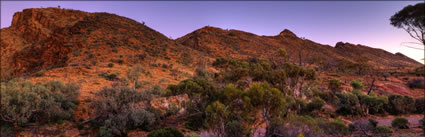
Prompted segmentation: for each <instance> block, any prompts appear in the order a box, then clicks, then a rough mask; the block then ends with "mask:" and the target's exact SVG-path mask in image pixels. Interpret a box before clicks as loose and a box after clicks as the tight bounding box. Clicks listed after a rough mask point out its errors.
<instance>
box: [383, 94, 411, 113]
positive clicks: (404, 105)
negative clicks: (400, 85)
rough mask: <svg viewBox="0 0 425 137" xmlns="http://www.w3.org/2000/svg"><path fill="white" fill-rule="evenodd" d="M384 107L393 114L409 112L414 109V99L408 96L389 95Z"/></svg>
mask: <svg viewBox="0 0 425 137" xmlns="http://www.w3.org/2000/svg"><path fill="white" fill-rule="evenodd" d="M385 108H386V111H387V112H389V113H390V114H393V115H400V114H407V113H411V112H414V111H415V100H414V99H413V98H412V97H409V96H401V95H390V96H389V97H388V104H387V105H386V106H385Z"/></svg>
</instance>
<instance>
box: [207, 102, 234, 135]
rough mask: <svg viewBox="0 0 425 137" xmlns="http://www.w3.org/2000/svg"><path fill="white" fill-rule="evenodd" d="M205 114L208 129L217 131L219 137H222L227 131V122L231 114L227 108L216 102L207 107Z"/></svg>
mask: <svg viewBox="0 0 425 137" xmlns="http://www.w3.org/2000/svg"><path fill="white" fill-rule="evenodd" d="M205 113H206V123H207V126H208V128H210V129H215V130H216V131H215V132H216V133H217V134H218V136H222V134H224V130H225V129H224V124H225V120H226V119H227V117H228V116H229V112H228V111H226V106H224V104H222V103H220V102H219V101H215V102H213V103H211V104H210V105H208V106H207V108H206V109H205Z"/></svg>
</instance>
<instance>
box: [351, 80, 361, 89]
mask: <svg viewBox="0 0 425 137" xmlns="http://www.w3.org/2000/svg"><path fill="white" fill-rule="evenodd" d="M351 86H352V87H353V89H354V90H361V89H362V88H363V83H362V81H360V80H353V81H351Z"/></svg>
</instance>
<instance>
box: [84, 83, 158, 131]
mask: <svg viewBox="0 0 425 137" xmlns="http://www.w3.org/2000/svg"><path fill="white" fill-rule="evenodd" d="M95 98H97V99H96V100H95V101H93V102H92V103H91V104H90V107H91V108H94V110H95V116H97V118H96V119H95V120H93V121H92V126H93V127H101V126H102V127H104V129H105V128H106V129H108V130H109V129H110V130H111V131H112V134H113V135H114V136H123V135H125V134H126V131H127V129H134V128H141V129H144V130H147V129H149V128H152V127H153V126H154V123H155V122H156V120H157V118H156V116H155V114H154V113H152V112H150V111H148V110H147V109H145V108H141V107H140V106H139V105H137V104H138V103H141V102H149V101H150V99H151V95H150V94H147V93H145V92H140V91H137V90H134V89H131V88H128V87H122V88H104V89H103V90H101V91H98V92H97V93H96V94H95ZM104 129H102V128H99V130H104Z"/></svg>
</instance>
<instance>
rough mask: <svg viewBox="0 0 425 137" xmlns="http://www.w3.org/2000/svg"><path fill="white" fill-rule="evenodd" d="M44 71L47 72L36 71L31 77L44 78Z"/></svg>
mask: <svg viewBox="0 0 425 137" xmlns="http://www.w3.org/2000/svg"><path fill="white" fill-rule="evenodd" d="M46 71H47V70H45V69H43V70H40V71H38V72H36V73H34V74H33V76H34V77H41V76H44V73H46Z"/></svg>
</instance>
